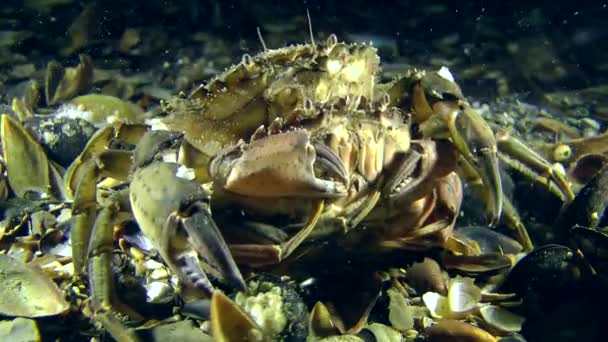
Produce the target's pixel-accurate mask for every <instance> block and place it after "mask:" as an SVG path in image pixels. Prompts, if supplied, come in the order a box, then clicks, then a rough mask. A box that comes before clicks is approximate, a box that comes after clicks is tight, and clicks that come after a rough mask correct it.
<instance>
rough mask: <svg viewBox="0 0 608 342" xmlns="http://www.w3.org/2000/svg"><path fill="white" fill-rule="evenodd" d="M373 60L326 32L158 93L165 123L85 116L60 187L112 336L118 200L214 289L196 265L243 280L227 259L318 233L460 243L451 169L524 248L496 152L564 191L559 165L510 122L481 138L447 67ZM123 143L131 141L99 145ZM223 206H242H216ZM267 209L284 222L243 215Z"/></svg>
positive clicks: (174, 259) (79, 257)
mask: <svg viewBox="0 0 608 342" xmlns="http://www.w3.org/2000/svg"><path fill="white" fill-rule="evenodd" d="M378 73H379V58H378V56H377V54H376V50H375V48H373V47H372V46H370V45H366V44H346V43H341V42H338V40H337V38H336V36H334V35H331V36H330V37H329V38H328V39H327V40H326V41H324V42H320V43H312V44H305V45H298V46H292V47H286V48H282V49H277V50H268V51H264V52H263V53H260V54H259V55H257V56H255V57H251V56H249V55H244V56H243V59H242V62H241V63H239V64H237V65H235V66H233V67H232V68H230V69H229V70H227V71H226V72H225V73H223V74H222V75H220V76H218V77H217V78H216V79H214V80H211V81H210V82H209V83H207V84H206V85H204V86H201V87H199V88H197V89H196V90H195V91H194V92H193V93H192V94H191V95H190V96H188V97H184V96H180V97H178V98H176V99H175V100H173V101H170V102H169V103H165V104H164V109H165V111H166V112H167V113H168V116H167V117H166V118H164V119H162V123H163V124H164V125H166V126H167V127H165V128H168V129H169V130H168V131H163V130H160V131H158V130H157V131H154V130H152V131H149V127H146V126H138V125H122V126H108V127H106V128H102V129H101V130H100V131H99V132H97V134H96V135H95V136H94V137H93V138H92V139H91V141H90V142H89V144H88V145H87V147H86V148H85V150H84V151H83V153H82V154H81V156H80V157H79V158H78V159H77V160H76V161H75V162H74V164H73V165H72V166H71V167H70V169H69V170H68V172H67V176H66V179H65V181H66V188H67V189H68V190H69V191H73V194H74V203H73V215H74V218H73V220H74V221H73V222H74V225H73V233H72V248H73V257H74V264H75V270H76V272H77V273H78V274H80V275H84V274H85V273H88V277H89V279H90V284H91V291H92V304H93V307H94V311H95V312H96V317H98V318H99V320H100V321H101V322H102V323H103V325H104V326H105V328H106V329H107V330H108V331H109V332H110V333H111V334H112V335H113V336H114V337H115V338H116V339H118V340H131V339H136V338H137V336H136V335H135V334H134V333H133V331H131V330H129V329H125V328H124V326H122V325H121V324H119V323H118V320H117V318H116V316H115V314H114V312H115V310H117V309H118V311H122V312H123V313H126V314H128V315H130V316H132V317H133V316H136V315H135V313H134V312H133V311H132V310H131V309H128V308H126V307H125V306H124V305H122V304H120V303H117V301H116V299H115V298H116V297H115V295H114V293H113V291H114V290H113V287H112V280H111V276H110V275H111V271H110V258H111V252H112V250H113V248H114V239H113V234H112V230H113V226H114V224H115V223H117V222H118V221H119V218H120V215H119V213H121V212H127V213H130V214H131V215H132V216H133V217H134V219H135V221H136V222H137V223H138V225H139V227H140V228H141V230H142V231H143V232H144V234H145V235H146V236H147V237H148V238H149V239H150V240H151V241H152V243H153V245H154V247H155V248H156V249H157V250H158V251H159V253H160V256H161V257H162V259H163V260H164V261H165V262H166V263H167V265H168V266H169V267H170V269H171V270H172V271H173V272H174V273H175V274H176V275H178V277H179V279H180V281H181V282H182V284H183V287H184V291H185V292H184V295H185V296H186V294H187V295H188V296H190V295H192V297H193V298H197V297H199V298H200V297H208V296H209V295H211V294H212V293H213V292H214V291H215V289H214V286H213V284H212V282H211V281H209V279H208V277H207V274H209V273H211V274H214V275H215V276H216V277H218V278H219V279H223V280H225V281H226V282H227V283H229V284H230V285H232V286H233V287H234V288H236V289H240V290H244V289H245V283H244V280H243V276H242V274H241V272H240V269H239V267H238V266H237V265H247V266H251V267H261V266H270V265H274V264H278V263H281V262H282V261H284V260H286V259H288V258H290V257H292V256H293V257H297V256H298V255H302V254H305V253H306V251H307V250H308V249H309V248H310V247H311V246H314V245H315V244H311V243H310V242H313V241H323V240H326V239H331V238H336V239H338V240H339V241H340V244H341V245H342V246H344V248H345V250H346V251H351V252H355V251H358V252H360V251H365V252H369V253H382V252H386V251H391V250H396V249H424V248H429V247H441V248H445V249H447V250H450V251H452V252H453V253H463V254H475V253H476V249H475V245H474V244H470V243H467V242H465V241H460V240H458V239H457V238H456V237H454V235H453V234H452V233H451V232H452V228H453V226H454V224H455V221H456V219H457V217H458V214H459V210H460V204H461V202H462V184H461V178H460V177H459V176H458V173H460V174H461V175H465V176H466V179H467V180H468V181H469V182H470V183H471V184H477V185H479V188H480V189H482V190H481V191H483V193H484V194H485V197H484V198H485V205H486V208H487V210H488V216H489V218H490V221H491V222H492V223H496V222H498V220H499V219H500V218H501V214H502V213H503V211H504V212H505V213H506V216H507V217H508V218H509V219H510V221H511V222H513V223H514V225H515V227H516V228H517V229H518V236H519V238H520V240H521V241H522V242H523V244H524V245H525V246H526V247H527V248H528V249H531V246H532V245H531V242H530V240H529V238H528V237H527V234H526V232H525V228H523V225H522V224H521V223H520V222H519V221H518V219H517V216H516V213H515V212H514V211H513V208H512V206H511V205H510V203H509V202H508V200H507V199H505V198H504V196H503V193H502V185H501V180H500V174H499V159H501V160H503V161H505V162H506V163H507V164H508V165H510V166H512V167H514V168H516V169H517V170H519V171H522V172H523V173H524V174H526V175H529V176H530V177H531V178H532V179H534V180H536V181H538V180H541V181H542V182H543V183H545V184H547V185H548V186H549V187H550V188H551V189H554V190H555V192H557V193H558V194H559V195H560V196H561V197H562V198H564V199H565V201H568V200H570V199H571V198H572V191H571V190H570V188H569V185H568V183H567V182H566V180H565V179H564V177H563V176H562V175H561V174H560V173H558V172H555V171H554V170H553V168H552V166H551V164H549V163H548V162H546V161H545V160H544V159H542V158H541V157H539V156H538V155H537V154H536V153H535V152H533V151H532V150H530V149H529V148H527V147H526V146H525V145H524V144H521V143H519V142H517V141H516V140H514V139H513V138H512V137H510V136H508V135H506V134H499V135H497V137H498V141H497V138H496V136H495V134H494V133H493V131H492V129H491V127H490V126H489V125H488V124H487V123H486V122H485V121H484V120H483V118H482V117H481V116H480V115H479V114H478V113H477V112H476V111H475V110H474V109H473V108H471V106H470V105H469V104H468V102H467V101H466V99H465V98H464V96H463V95H462V92H461V90H460V88H459V87H458V85H457V84H456V83H455V82H454V80H453V79H452V78H451V75H450V74H449V72H447V70H445V69H442V70H440V71H439V72H423V71H418V70H413V71H411V72H408V73H407V74H405V75H403V76H402V77H400V78H399V79H397V80H395V81H393V82H389V83H386V84H380V83H378ZM117 142H121V143H122V144H116V143H117ZM124 144H135V145H136V148H135V150H134V151H129V150H124V149H112V148H108V147H113V146H124ZM108 178H112V179H114V180H115V181H116V180H118V183H119V184H120V185H121V187H120V190H116V191H113V192H112V193H111V195H109V196H108V197H106V198H102V200H101V201H100V200H99V197H100V196H98V191H97V188H98V183H99V181H101V180H102V179H108ZM98 208H101V211H100V212H99V213H98V214H97V209H98ZM232 209H237V210H236V211H237V212H242V213H244V216H242V215H241V214H239V215H236V217H234V216H232V217H231V219H229V220H226V221H224V220H222V219H219V216H226V215H228V216H230V215H229V213H230V212H231V211H230V210H232ZM219 214H222V215H219ZM276 217H287V218H288V219H287V222H288V224H287V225H286V226H285V227H274V226H271V225H267V224H266V225H258V224H249V222H245V221H244V220H248V219H250V218H252V219H253V220H254V221H257V222H269V223H272V222H277V221H275V220H274V219H273V218H276ZM507 221H509V220H507ZM223 222H226V224H230V223H232V224H231V225H232V227H231V229H228V227H227V226H226V227H225V226H223V225H222V224H220V223H223ZM91 227H92V231H91ZM362 241H365V243H362ZM296 251H297V253H294V252H296ZM201 261H203V262H201ZM86 265H88V271H85V266H86ZM216 309H217V308H216ZM216 311H217V310H216ZM212 312H214V309H213V308H212ZM218 338H219V337H218Z"/></svg>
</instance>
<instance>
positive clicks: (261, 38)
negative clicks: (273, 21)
mask: <svg viewBox="0 0 608 342" xmlns="http://www.w3.org/2000/svg"><path fill="white" fill-rule="evenodd" d="M256 29H257V30H258V38H260V43H262V47H263V48H264V52H266V51H268V49H267V48H266V43H265V42H264V38H263V37H262V32H261V31H260V27H259V26H258V27H257V28H256Z"/></svg>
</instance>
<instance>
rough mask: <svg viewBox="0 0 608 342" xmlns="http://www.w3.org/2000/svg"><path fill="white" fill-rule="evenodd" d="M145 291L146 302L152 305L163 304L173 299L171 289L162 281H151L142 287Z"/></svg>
mask: <svg viewBox="0 0 608 342" xmlns="http://www.w3.org/2000/svg"><path fill="white" fill-rule="evenodd" d="M144 288H145V289H146V301H147V302H148V303H153V304H165V303H169V302H170V301H172V300H173V299H174V297H175V291H174V290H173V287H171V286H169V284H167V283H165V282H162V281H153V282H151V283H149V284H146V285H144Z"/></svg>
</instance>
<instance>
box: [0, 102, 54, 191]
mask: <svg viewBox="0 0 608 342" xmlns="http://www.w3.org/2000/svg"><path fill="white" fill-rule="evenodd" d="M1 131H2V132H1V133H0V136H1V137H2V147H3V149H4V151H3V152H4V160H5V162H6V169H7V173H8V183H9V185H10V187H11V188H12V189H13V191H14V192H15V194H16V195H17V196H19V197H23V196H25V195H27V194H31V193H34V194H37V195H39V196H47V195H48V192H49V191H50V189H51V183H50V178H49V164H48V159H47V156H46V154H45V153H44V150H43V149H42V147H41V146H40V144H38V142H37V141H36V140H35V139H34V138H33V137H32V135H31V134H30V133H29V132H28V131H27V130H26V129H25V128H24V127H23V126H22V125H21V124H20V123H19V122H17V120H15V119H13V118H12V117H10V116H9V115H7V114H3V115H2V124H1Z"/></svg>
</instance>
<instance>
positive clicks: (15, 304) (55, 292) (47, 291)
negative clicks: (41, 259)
mask: <svg viewBox="0 0 608 342" xmlns="http://www.w3.org/2000/svg"><path fill="white" fill-rule="evenodd" d="M0 288H1V289H2V291H0V314H2V315H6V316H23V317H30V318H33V317H43V316H52V315H57V314H60V313H62V312H65V311H66V310H67V309H68V308H69V307H70V305H69V303H68V302H66V300H65V298H64V297H63V295H62V293H61V291H60V290H59V288H58V287H57V285H55V283H54V282H53V281H52V280H51V279H50V278H49V277H48V276H47V275H46V274H45V273H44V272H43V271H42V270H40V269H38V268H35V267H32V266H29V265H26V264H23V263H21V262H19V261H17V260H15V259H13V258H11V257H9V256H6V255H0Z"/></svg>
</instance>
